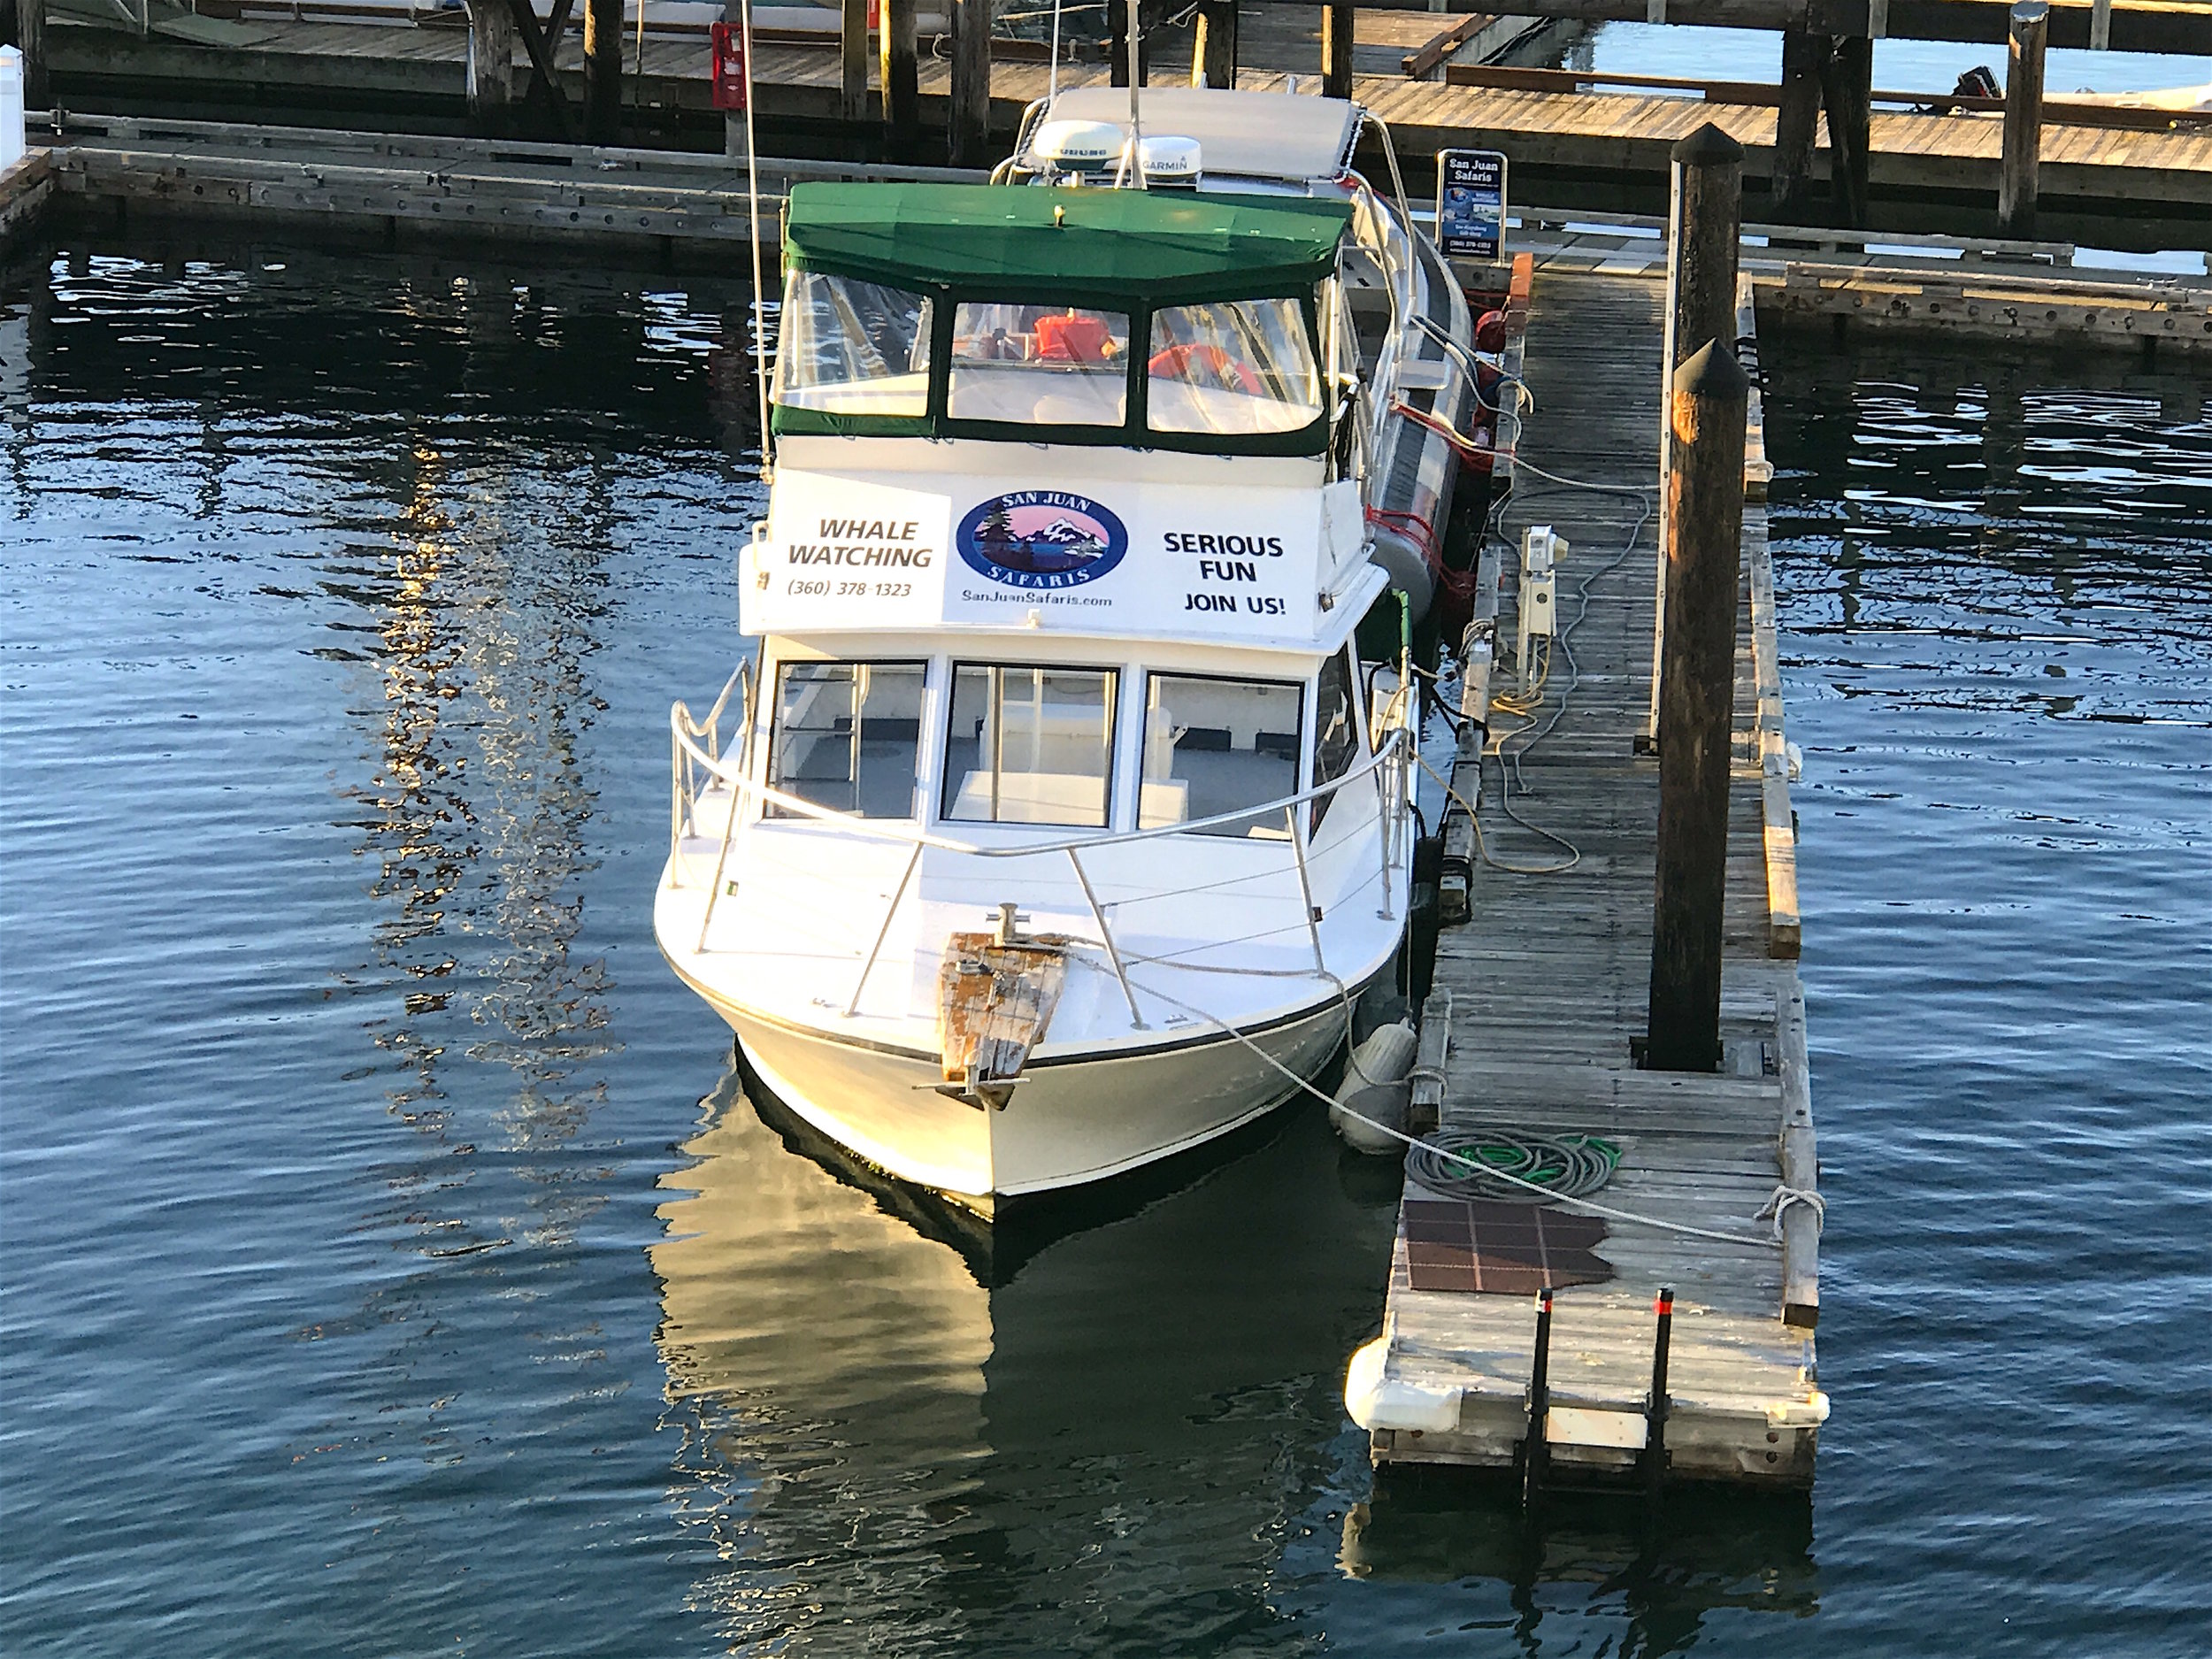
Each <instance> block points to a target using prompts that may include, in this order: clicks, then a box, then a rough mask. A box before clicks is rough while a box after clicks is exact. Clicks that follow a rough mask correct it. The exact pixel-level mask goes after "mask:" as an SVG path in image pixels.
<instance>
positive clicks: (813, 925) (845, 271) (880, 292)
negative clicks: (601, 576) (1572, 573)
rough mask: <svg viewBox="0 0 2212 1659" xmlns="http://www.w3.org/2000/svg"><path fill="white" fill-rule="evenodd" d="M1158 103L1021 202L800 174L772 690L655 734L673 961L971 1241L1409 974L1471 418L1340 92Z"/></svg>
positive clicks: (1159, 96)
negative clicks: (969, 1228) (1446, 546)
mask: <svg viewBox="0 0 2212 1659" xmlns="http://www.w3.org/2000/svg"><path fill="white" fill-rule="evenodd" d="M1126 96H1127V95H1126V94H1125V93H1115V94H1112V95H1111V97H1110V98H1109V97H1108V96H1104V95H1103V94H1102V92H1094V91H1088V90H1086V91H1080V92H1071V93H1064V94H1062V95H1060V96H1059V97H1058V98H1057V99H1056V100H1055V101H1054V102H1053V104H1051V105H1050V107H1043V106H1041V107H1040V108H1038V109H1037V110H1034V111H1032V113H1031V118H1030V119H1028V120H1027V121H1025V125H1024V136H1023V140H1022V145H1021V148H1020V150H1019V152H1018V155H1017V157H1016V158H1015V160H1014V161H1013V162H1012V163H1010V164H1009V165H1008V167H1007V168H1006V169H1003V170H1002V173H1003V174H1004V175H1005V176H1006V178H1007V180H1008V181H1007V182H1003V183H994V184H990V185H939V184H912V183H901V184H849V185H801V186H798V187H795V188H794V189H793V190H792V192H791V195H790V197H789V203H788V207H787V218H786V244H785V271H786V282H785V288H784V299H783V305H782V311H781V331H780V342H779V347H778V351H777V357H776V371H775V379H774V386H773V390H772V419H771V429H772V433H773V434H774V450H773V458H772V484H771V492H770V500H769V511H768V517H767V518H766V520H765V521H764V523H762V524H760V525H758V526H756V527H755V532H754V535H753V539H752V541H751V542H750V544H749V546H747V547H745V548H744V549H742V553H741V600H740V618H739V622H740V628H741V632H742V633H744V634H749V635H752V636H755V637H757V639H758V640H759V655H758V659H757V672H756V669H755V665H753V664H745V665H742V666H741V669H740V671H739V672H738V674H737V675H735V676H733V680H732V682H731V685H730V687H726V688H725V692H724V695H723V698H722V699H721V700H720V701H718V703H716V704H715V707H714V710H712V712H711V713H710V715H709V716H708V717H707V718H704V719H695V718H693V716H692V715H691V713H690V711H689V710H687V708H686V706H685V705H683V704H681V703H679V704H677V705H676V707H675V709H674V710H672V740H673V746H674V747H673V756H672V774H673V776H672V787H673V809H672V826H671V845H670V849H669V858H668V864H667V869H666V872H665V874H664V879H662V881H661V884H660V887H659V890H658V896H657V903H656V909H655V918H654V920H655V928H656V932H657V936H658V938H659V941H660V944H661V948H662V950H663V951H664V954H665V955H666V956H667V958H668V960H669V962H670V964H672V966H673V967H674V969H675V971H676V972H677V973H678V974H679V975H680V976H681V977H682V979H684V980H685V982H686V983H687V984H688V985H690V986H691V987H693V988H694V989H695V990H696V991H697V992H698V993H699V994H700V995H701V996H703V997H704V998H705V999H706V1001H707V1002H709V1003H710V1005H711V1006H712V1007H713V1008H714V1010H716V1012H718V1014H720V1015H721V1016H722V1017H723V1018H725V1019H726V1020H727V1021H728V1022H729V1024H730V1025H732V1026H733V1028H734V1029H735V1031H736V1033H737V1040H738V1044H739V1048H740V1052H741V1056H742V1058H743V1060H744V1062H745V1064H747V1065H748V1066H749V1068H750V1070H751V1071H752V1072H753V1073H754V1074H755V1075H756V1076H757V1079H759V1081H760V1082H761V1083H763V1084H764V1086H765V1087H767V1088H768V1089H769V1090H771V1091H772V1093H773V1094H775V1095H777V1096H778V1097H779V1098H780V1100H781V1101H782V1102H784V1103H785V1104H786V1105H787V1107H788V1108H789V1109H790V1110H792V1111H793V1112H795V1113H796V1114H797V1115H798V1116H799V1117H801V1118H803V1119H805V1120H806V1121H807V1122H808V1123H810V1124H811V1125H813V1126H814V1127H815V1128H817V1129H818V1130H819V1131H821V1132H822V1133H825V1134H827V1135H829V1136H831V1137H832V1138H833V1139H834V1140H836V1141H838V1142H840V1143H841V1144H842V1145H843V1146H845V1147H847V1148H850V1149H851V1150H852V1151H853V1152H854V1153H855V1154H856V1155H857V1156H860V1157H861V1158H864V1159H865V1160H866V1161H868V1162H869V1163H871V1164H875V1165H877V1166H879V1167H880V1168H881V1169H883V1170H885V1171H888V1172H889V1173H891V1174H892V1175H895V1176H896V1177H898V1178H900V1179H903V1180H906V1181H910V1182H915V1183H918V1184H919V1185H921V1186H923V1187H929V1188H933V1189H934V1190H936V1191H937V1192H939V1193H941V1194H945V1195H947V1196H949V1197H950V1198H952V1199H954V1200H955V1201H956V1202H959V1203H962V1204H964V1205H966V1206H969V1207H971V1208H973V1209H975V1210H981V1211H983V1212H985V1213H986V1214H989V1213H991V1212H992V1211H993V1210H995V1207H996V1206H998V1205H999V1204H1001V1203H1002V1202H1004V1201H1006V1200H1008V1199H1011V1198H1017V1197H1021V1196H1025V1195H1029V1194H1042V1193H1047V1192H1050V1191H1053V1190H1056V1189H1059V1188H1064V1187H1071V1186H1074V1185H1077V1184H1079V1183H1083V1182H1089V1181H1096V1180H1101V1179H1106V1178H1109V1177H1111V1176H1114V1175H1117V1174H1119V1173H1122V1172H1124V1171H1130V1170H1133V1169H1136V1168H1138V1167H1140V1166H1141V1165H1144V1164H1149V1163H1151V1162H1153V1161H1155V1160H1157V1159H1160V1158H1164V1157H1166V1156H1171V1155H1172V1154H1175V1153H1177V1152H1179V1151H1182V1150H1184V1149H1186V1148H1193V1147H1195V1146H1198V1145H1200V1144H1201V1143H1202V1142H1205V1141H1209V1140H1210V1139H1212V1138H1214V1137H1216V1136H1218V1135H1221V1134H1224V1133H1226V1132H1228V1131H1230V1130H1232V1129H1233V1128H1235V1127H1236V1126H1237V1125H1240V1124H1243V1123H1246V1122H1248V1121H1250V1120H1251V1119H1253V1118H1256V1117H1257V1116H1258V1115H1259V1114H1261V1113H1263V1112H1265V1111H1267V1110H1270V1109H1271V1108H1272V1107H1275V1106H1277V1105H1279V1104H1280V1103H1281V1102H1284V1101H1285V1100H1286V1099H1287V1098H1288V1097H1289V1096H1290V1095H1292V1094H1294V1093H1296V1092H1297V1090H1298V1089H1299V1087H1300V1085H1301V1083H1302V1080H1304V1079H1310V1078H1311V1077H1312V1076H1313V1075H1314V1074H1315V1073H1316V1072H1317V1071H1319V1070H1320V1069H1321V1068H1322V1067H1323V1066H1324V1065H1325V1064H1327V1063H1328V1061H1329V1060H1330V1058H1331V1056H1333V1054H1334V1052H1335V1051H1336V1050H1337V1049H1338V1048H1339V1047H1340V1045H1341V1044H1342V1043H1343V1041H1344V1040H1345V1037H1346V1034H1347V1031H1348V1025H1349V1022H1350V1019H1351V1015H1352V1010H1353V1005H1354V1002H1355V1000H1356V998H1358V997H1359V996H1360V995H1361V994H1362V992H1363V990H1365V989H1366V988H1367V987H1370V986H1371V985H1374V984H1376V983H1377V982H1378V981H1386V982H1387V981H1390V980H1391V979H1393V976H1394V972H1395V971H1396V965H1397V964H1398V961H1399V957H1400V954H1401V946H1402V941H1403V939H1404V937H1405V934H1406V925H1407V918H1408V911H1409V896H1410V895H1409V885H1410V883H1409V872H1410V866H1411V864H1412V858H1413V851H1414V848H1413V841H1414V838H1415V833H1416V831H1415V821H1416V815H1415V813H1414V810H1413V807H1412V803H1411V801H1410V798H1409V762H1410V742H1409V732H1408V720H1407V706H1408V696H1407V689H1408V668H1409V664H1408V663H1407V662H1406V661H1405V660H1404V648H1405V641H1406V640H1407V638H1408V636H1409V630H1410V628H1411V626H1413V625H1416V624H1418V623H1419V622H1420V621H1421V620H1422V618H1423V615H1424V613H1425V611H1426V610H1427V608H1428V605H1429V602H1430V597H1431V588H1432V583H1433V581H1434V580H1435V579H1436V576H1437V571H1438V563H1437V561H1438V558H1439V547H1438V543H1439V540H1440V536H1439V532H1440V530H1441V528H1442V526H1444V524H1445V515H1446V513H1447V511H1448V508H1449V506H1450V501H1451V495H1452V491H1453V488H1454V481H1455V475H1456V473H1457V471H1458V466H1459V463H1458V461H1457V458H1456V457H1455V454H1454V453H1453V448H1452V445H1451V444H1450V443H1449V442H1447V441H1446V440H1445V439H1444V438H1442V437H1441V436H1440V434H1439V433H1438V431H1437V428H1438V427H1440V426H1442V427H1449V428H1460V427H1463V426H1464V424H1465V422H1466V420H1467V418H1468V417H1469V416H1470V415H1471V412H1472V409H1473V403H1474V399H1475V392H1474V388H1473V384H1472V379H1471V370H1470V369H1463V368H1459V367H1457V366H1455V365H1457V364H1464V363H1466V362H1468V361H1469V359H1468V357H1467V341H1468V339H1469V335H1470V333H1471V330H1470V329H1469V326H1468V321H1467V311H1466V306H1465V303H1464V300H1463V297H1462V296H1461V295H1460V293H1459V290H1458V288H1457V287H1456V285H1455V283H1454V282H1453V281H1452V280H1451V278H1450V276H1449V273H1448V272H1447V271H1446V270H1445V269H1444V267H1443V266H1442V265H1441V264H1440V262H1438V261H1437V260H1436V258H1435V256H1434V254H1433V252H1432V251H1431V250H1428V248H1427V245H1426V244H1425V242H1421V241H1420V240H1419V239H1418V238H1417V237H1414V236H1411V235H1409V234H1408V231H1407V222H1408V218H1409V216H1408V215H1406V214H1405V212H1404V204H1403V200H1402V194H1400V195H1399V196H1398V197H1397V199H1396V200H1395V201H1394V202H1390V203H1386V202H1385V201H1384V200H1382V199H1380V198H1379V196H1377V194H1376V193H1375V192H1374V191H1373V190H1371V188H1369V187H1368V186H1367V185H1366V184H1365V183H1364V182H1363V180H1360V179H1359V178H1358V177H1357V175H1356V174H1354V173H1351V172H1350V170H1349V165H1348V164H1349V161H1350V157H1351V154H1352V150H1353V147H1354V144H1355V142H1356V139H1357V137H1358V134H1359V132H1360V128H1361V123H1362V119H1363V118H1362V115H1361V112H1360V111H1358V110H1357V109H1356V108H1355V107H1354V106H1352V105H1350V104H1339V103H1334V102H1331V101H1327V100H1322V99H1317V98H1311V97H1297V96H1280V95H1265V94H1253V93H1240V92H1207V91H1205V90H1203V89H1197V90H1187V89H1182V88H1174V89H1165V88H1163V89H1157V90H1148V91H1147V92H1146V93H1145V94H1144V104H1143V106H1142V113H1141V127H1142V135H1141V142H1134V143H1133V142H1131V135H1130V132H1129V128H1128V124H1127V121H1126V117H1125V118H1124V121H1123V122H1122V124H1120V125H1119V126H1117V125H1116V123H1115V121H1114V119H1113V117H1114V114H1115V113H1116V111H1117V110H1118V108H1122V107H1124V101H1125V99H1126ZM1117 152H1118V160H1117ZM1133 155H1134V156H1141V157H1142V158H1143V160H1144V161H1145V163H1146V164H1147V165H1146V166H1145V167H1143V168H1142V169H1135V168H1133V165H1132V157H1133ZM1207 157H1210V158H1211V159H1210V160H1208V159H1205V158H1207ZM1117 168H1118V171H1120V172H1121V173H1125V174H1127V173H1131V172H1133V171H1137V172H1141V173H1142V174H1143V175H1144V176H1142V177H1141V178H1139V179H1137V180H1133V182H1134V183H1141V184H1145V185H1148V187H1149V188H1109V185H1108V182H1107V179H1108V178H1110V175H1111V174H1112V173H1114V172H1115V171H1117ZM1394 171H1395V167H1394V164H1393V172H1394ZM1102 175H1106V176H1107V177H1104V178H1102ZM1040 184H1042V185H1045V186H1048V187H1052V188H1037V186H1038V185H1040ZM1409 409H1411V410H1413V411H1416V412H1415V413H1412V414H1409V413H1408V410H1409ZM1363 623H1364V624H1365V626H1362V625H1363ZM733 696H734V708H733V714H734V721H733V731H732V732H731V733H728V734H727V735H725V734H724V733H723V731H722V729H721V728H722V726H723V723H724V720H725V718H726V711H729V710H731V705H732V702H733Z"/></svg>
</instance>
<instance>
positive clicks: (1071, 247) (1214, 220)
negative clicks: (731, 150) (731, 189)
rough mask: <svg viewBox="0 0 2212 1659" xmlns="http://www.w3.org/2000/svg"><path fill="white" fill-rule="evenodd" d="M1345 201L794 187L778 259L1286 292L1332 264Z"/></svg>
mask: <svg viewBox="0 0 2212 1659" xmlns="http://www.w3.org/2000/svg"><path fill="white" fill-rule="evenodd" d="M1351 219H1352V209H1351V204H1349V203H1348V202H1345V201H1341V200H1337V201H1326V200H1315V199H1313V198H1310V197H1306V196H1201V195H1197V194H1195V193H1193V192H1189V191H1180V190H1109V189H1064V188H1047V187H1044V186H1040V185H987V184H801V185H795V186H794V187H793V188H792V191H791V196H790V205H789V207H788V208H787V211H786V214H785V219H784V257H785V259H786V261H787V263H789V264H791V265H795V266H798V267H800V268H802V269H804V270H808V271H822V272H829V273H836V274H838V275H841V276H849V277H857V278H860V279H862V280H866V281H871V282H881V283H884V284H887V285H888V286H891V287H895V288H961V289H966V290H970V291H974V292H977V293H988V294H990V295H992V296H995V297H1002V298H1014V297H1017V296H1031V295H1033V296H1035V297H1036V298H1038V299H1041V300H1048V301H1052V300H1061V299H1065V300H1069V301H1085V302H1088V303H1100V302H1108V303H1112V302H1128V301H1148V302H1150V303H1154V304H1177V303H1188V302H1193V301H1198V300H1210V299H1239V298H1262V297H1268V296H1285V297H1287V296H1293V295H1294V294H1296V293H1298V292H1299V291H1300V290H1301V289H1306V290H1310V289H1311V288H1312V287H1313V285H1314V284H1315V283H1316V282H1317V281H1319V280H1321V279H1322V278H1323V277H1325V276H1327V275H1328V274H1330V273H1331V272H1333V270H1334V269H1335V268H1336V245H1337V242H1339V241H1340V239H1341V238H1342V236H1343V234H1344V231H1345V228H1346V227H1347V226H1348V225H1349V224H1350V223H1351Z"/></svg>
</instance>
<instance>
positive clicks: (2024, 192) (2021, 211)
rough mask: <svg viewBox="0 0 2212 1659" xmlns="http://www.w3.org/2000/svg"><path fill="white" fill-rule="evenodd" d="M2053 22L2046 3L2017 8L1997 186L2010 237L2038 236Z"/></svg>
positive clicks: (2025, 0)
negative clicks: (2046, 59) (2047, 45)
mask: <svg viewBox="0 0 2212 1659" xmlns="http://www.w3.org/2000/svg"><path fill="white" fill-rule="evenodd" d="M2050 20H2051V8H2050V7H2049V6H2048V5H2047V4H2045V0H2020V4H2017V5H2016V6H2014V7H2013V8H2012V45H2011V49H2010V53H2009V55H2008V57H2007V58H2006V59H2005V148H2004V160H2003V163H2002V170H2001V172H2000V173H1999V174H1998V181H1997V219H1998V224H1999V227H2000V229H2001V231H2002V232H2003V234H2005V235H2008V236H2021V237H2026V236H2032V235H2033V234H2035V192H2036V167H2037V164H2038V162H2039V160H2040V159H2041V157H2042V152H2043V46H2044V41H2045V38H2046V35H2047V33H2048V30H2049V27H2050Z"/></svg>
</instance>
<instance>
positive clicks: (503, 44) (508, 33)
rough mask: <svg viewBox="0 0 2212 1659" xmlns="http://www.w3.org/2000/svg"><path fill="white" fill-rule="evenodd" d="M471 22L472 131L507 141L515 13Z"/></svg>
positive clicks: (474, 15) (485, 13)
mask: <svg viewBox="0 0 2212 1659" xmlns="http://www.w3.org/2000/svg"><path fill="white" fill-rule="evenodd" d="M17 4H22V0H17ZM468 19H469V78H468V96H469V131H470V132H472V133H473V134H475V135H476V136H477V137H479V138H505V137H507V136H508V135H509V134H510V132H511V129H512V126H513V121H514V103H515V74H514V67H515V17H514V13H513V12H511V11H510V10H509V9H508V6H507V0H469V8H468Z"/></svg>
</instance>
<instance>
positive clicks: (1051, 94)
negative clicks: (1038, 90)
mask: <svg viewBox="0 0 2212 1659" xmlns="http://www.w3.org/2000/svg"><path fill="white" fill-rule="evenodd" d="M1061 4H1062V0H1052V67H1051V69H1050V71H1049V72H1048V73H1047V74H1046V77H1045V113H1046V114H1047V115H1050V114H1051V113H1052V101H1053V100H1054V99H1055V98H1056V97H1058V96H1060V6H1061Z"/></svg>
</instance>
